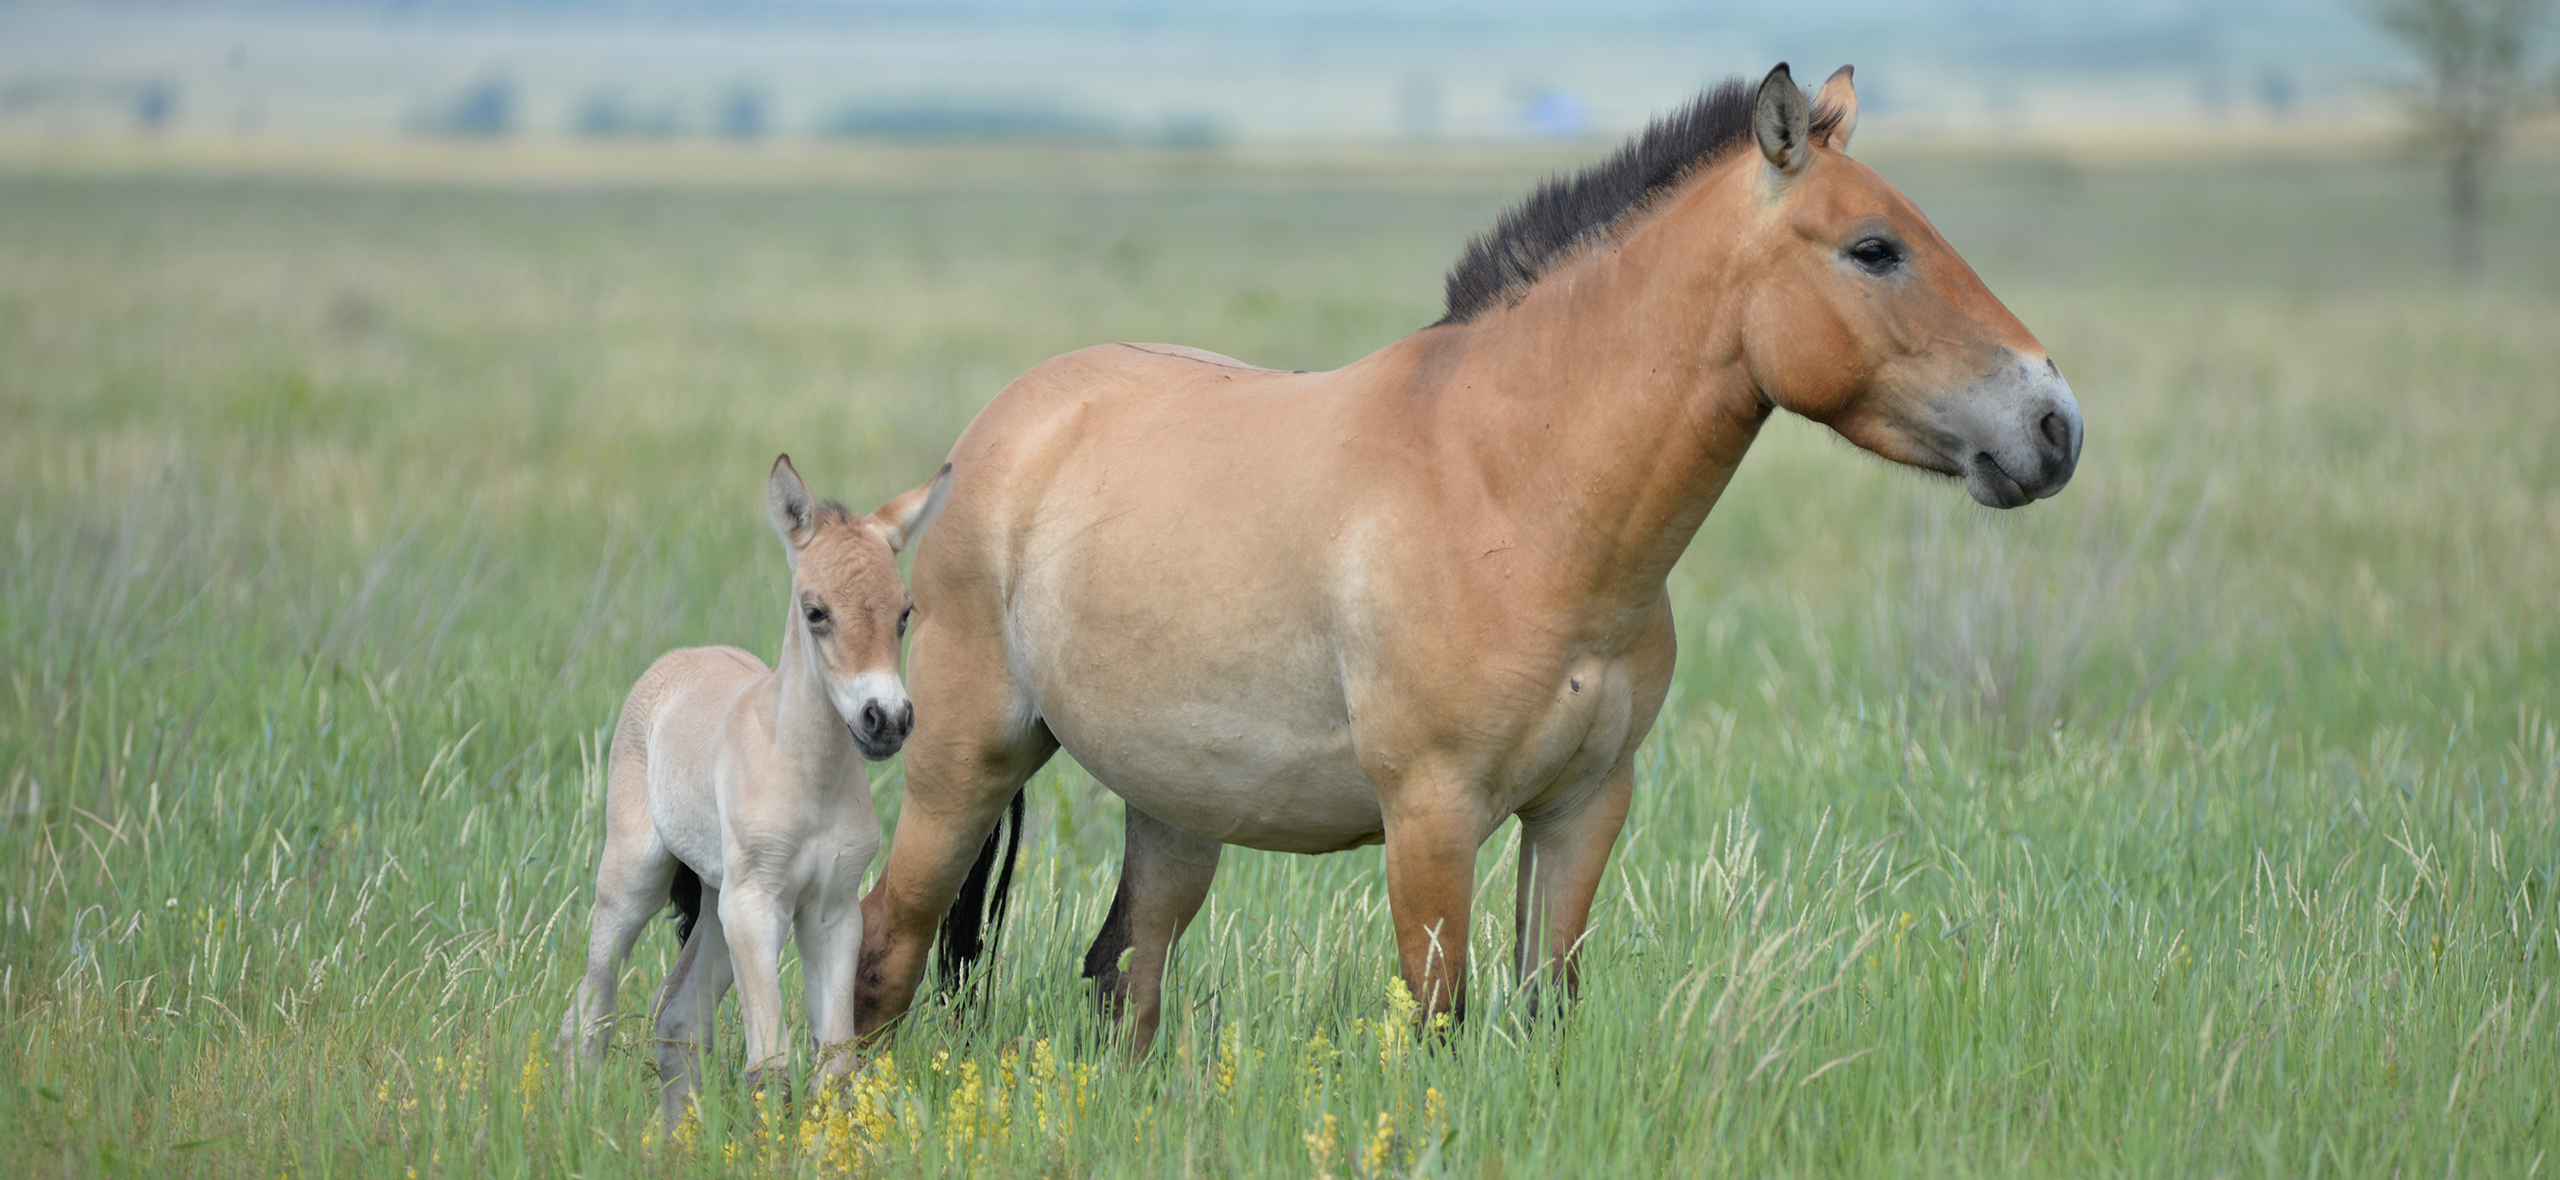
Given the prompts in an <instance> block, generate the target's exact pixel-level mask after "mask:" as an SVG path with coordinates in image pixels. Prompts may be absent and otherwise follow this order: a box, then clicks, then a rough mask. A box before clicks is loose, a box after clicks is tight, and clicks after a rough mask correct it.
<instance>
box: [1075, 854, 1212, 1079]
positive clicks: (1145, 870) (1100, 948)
mask: <svg viewBox="0 0 2560 1180" xmlns="http://www.w3.org/2000/svg"><path fill="white" fill-rule="evenodd" d="M1126 831H1127V837H1128V853H1127V855H1126V857H1125V858H1124V859H1123V860H1122V861H1121V864H1120V888H1119V890H1118V891H1117V892H1115V893H1113V894H1112V896H1111V912H1110V914H1109V915H1108V916H1106V917H1104V918H1103V920H1102V931H1101V933H1099V934H1096V935H1094V938H1093V946H1092V947H1090V948H1088V949H1087V950H1086V951H1085V953H1084V975H1085V978H1087V979H1090V980H1093V981H1094V990H1095V992H1096V998H1097V999H1099V1000H1100V1002H1101V1004H1102V1011H1103V1014H1104V1015H1105V1016H1119V1017H1121V1018H1122V1019H1123V1021H1124V1024H1123V1025H1122V1030H1123V1033H1124V1035H1125V1036H1126V1038H1127V1040H1126V1042H1125V1043H1126V1046H1127V1048H1128V1052H1129V1056H1130V1057H1131V1058H1138V1057H1143V1056H1145V1055H1146V1052H1147V1046H1148V1045H1150V1044H1153V1043H1154V1041H1155V1036H1156V1023H1157V1021H1158V1020H1159V1018H1160V1017H1161V1015H1162V1010H1163V1000H1164V968H1165V960H1166V959H1168V958H1170V957H1172V954H1173V944H1174V943H1175V942H1176V941H1177V940H1179V939H1180V938H1181V937H1182V932H1183V930H1184V929H1185V928H1187V927H1189V926H1190V925H1191V919H1192V917H1193V915H1196V914H1198V913H1199V912H1200V903H1201V902H1203V901H1205V900H1207V899H1208V897H1209V882H1210V880H1211V879H1212V878H1214V877H1216V876H1217V874H1218V853H1219V852H1220V850H1221V849H1223V848H1224V845H1221V844H1219V843H1218V842H1217V841H1215V840H1210V839H1206V838H1203V837H1200V836H1194V835H1192V834H1191V833H1189V832H1186V831H1183V830H1182V829H1180V828H1177V827H1174V826H1173V825H1171V824H1168V823H1166V822H1164V821H1163V820H1160V819H1157V818H1156V817H1154V816H1152V815H1148V814H1147V813H1146V812H1143V811H1140V810H1138V809H1137V808H1136V807H1135V806H1132V807H1130V808H1129V809H1128V822H1127V826H1126Z"/></svg>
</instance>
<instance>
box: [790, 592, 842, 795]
mask: <svg viewBox="0 0 2560 1180" xmlns="http://www.w3.org/2000/svg"><path fill="white" fill-rule="evenodd" d="M773 686H774V719H773V744H774V746H775V748H776V749H777V750H778V751H780V752H781V753H782V754H783V755H785V756H786V757H787V758H789V759H790V760H791V761H792V762H793V763H795V764H799V765H805V766H810V767H813V768H819V769H832V768H834V767H836V766H838V765H840V764H841V763H843V762H844V761H845V760H846V759H849V758H852V757H853V756H854V749H853V734H852V732H851V731H850V730H847V729H846V728H845V722H844V716H843V714H841V713H838V712H837V711H836V703H835V701H834V699H832V698H831V697H829V696H828V695H827V681H826V677H825V676H824V675H822V674H821V673H820V672H819V670H818V668H817V666H816V662H815V661H814V660H812V659H811V658H810V656H809V637H808V635H807V634H806V633H805V632H803V631H802V630H801V624H800V621H799V619H798V617H797V608H796V607H795V608H794V613H793V617H791V618H789V619H788V620H786V621H785V622H784V623H783V626H782V653H781V655H780V656H779V657H778V658H776V659H775V660H774V662H773Z"/></svg>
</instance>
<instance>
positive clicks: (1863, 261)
mask: <svg viewBox="0 0 2560 1180" xmlns="http://www.w3.org/2000/svg"><path fill="white" fill-rule="evenodd" d="M1849 257H1850V258H1852V259H1854V260H1856V262H1857V264H1858V265H1860V266H1863V267H1865V268H1867V269H1868V270H1871V271H1874V272H1876V273H1878V274H1882V273H1884V272H1885V271H1888V270H1891V269H1893V266H1894V264H1895V263H1898V262H1900V261H1902V251H1900V250H1898V249H1895V248H1894V245H1893V243H1891V242H1888V241H1886V240H1884V239H1883V238H1860V239H1858V244H1856V245H1854V246H1851V247H1849Z"/></svg>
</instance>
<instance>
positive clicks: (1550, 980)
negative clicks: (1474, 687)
mask: <svg viewBox="0 0 2560 1180" xmlns="http://www.w3.org/2000/svg"><path fill="white" fill-rule="evenodd" d="M1635 781H1636V772H1635V762H1634V760H1633V759H1631V758H1630V759H1627V760H1624V761H1621V762H1620V763H1619V764H1618V765H1617V766H1616V767H1615V768H1613V769H1612V770H1610V772H1609V777H1608V778H1607V779H1605V780H1603V781H1602V782H1601V784H1600V786H1599V788H1598V789H1597V790H1595V791H1593V792H1592V793H1591V794H1589V795H1586V796H1584V797H1582V798H1581V799H1579V800H1576V801H1575V803H1574V805H1573V806H1572V807H1570V808H1567V809H1563V810H1560V811H1557V812H1552V813H1530V812H1524V813H1522V814H1521V816H1520V890H1519V894H1518V906H1517V907H1516V909H1515V911H1514V913H1515V917H1514V918H1513V925H1512V930H1513V933H1514V935H1515V936H1516V937H1517V938H1518V939H1519V944H1518V949H1517V950H1516V951H1515V952H1514V955H1513V959H1512V966H1513V967H1514V968H1515V969H1516V970H1517V971H1518V972H1519V978H1520V987H1521V990H1522V991H1523V992H1524V993H1527V997H1528V1000H1529V1002H1530V1003H1531V1005H1533V1010H1534V1005H1535V1004H1536V1002H1537V992H1538V991H1539V990H1540V989H1542V988H1544V987H1546V986H1550V985H1556V986H1562V987H1563V988H1564V994H1565V997H1566V998H1567V999H1571V998H1572V997H1573V996H1574V994H1575V989H1576V988H1577V987H1578V986H1579V985H1580V982H1581V981H1580V979H1579V978H1578V977H1577V975H1576V974H1575V967H1574V963H1575V960H1576V958H1577V957H1578V956H1579V955H1580V952H1581V949H1582V932H1583V930H1584V929H1585V928H1586V927H1587V926H1588V925H1589V923H1590V921H1591V898H1592V896H1593V895H1594V894H1596V893H1598V892H1599V889H1600V873H1601V870H1603V869H1606V868H1608V867H1609V850H1610V849H1612V848H1614V847H1616V845H1617V843H1618V833H1619V831H1620V830H1622V829H1624V828H1625V827H1626V823H1627V805H1628V803H1629V801H1631V800H1632V799H1633V798H1634V797H1635Z"/></svg>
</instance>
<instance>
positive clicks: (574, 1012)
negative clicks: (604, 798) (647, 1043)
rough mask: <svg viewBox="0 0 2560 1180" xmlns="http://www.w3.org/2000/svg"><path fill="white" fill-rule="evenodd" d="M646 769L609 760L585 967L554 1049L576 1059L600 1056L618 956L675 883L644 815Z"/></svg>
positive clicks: (607, 1035)
mask: <svg viewBox="0 0 2560 1180" xmlns="http://www.w3.org/2000/svg"><path fill="white" fill-rule="evenodd" d="M648 773H649V772H648V768H647V767H646V765H645V764H643V763H642V762H641V761H640V760H639V759H637V758H631V757H617V758H615V759H614V762H613V771H612V775H613V777H612V786H611V788H610V791H611V793H610V794H609V796H608V799H609V800H610V802H609V803H608V805H607V808H606V811H605V840H604V858H603V861H602V863H601V864H599V865H598V866H597V868H596V912H595V920H594V922H593V924H592V925H591V927H590V928H589V930H588V933H587V971H586V975H585V977H584V978H582V979H580V980H579V981H578V993H577V996H576V998H575V999H573V1000H571V1001H570V1004H569V1012H568V1015H566V1016H564V1017H562V1018H561V1021H560V1047H561V1048H562V1049H563V1050H568V1049H571V1048H574V1049H575V1050H576V1052H577V1057H576V1060H578V1061H579V1062H581V1063H583V1064H589V1065H592V1064H594V1063H595V1062H596V1061H598V1060H599V1059H601V1058H602V1057H603V1056H604V1051H605V1046H606V1043H607V1042H609V1041H610V1040H612V1038H613V1006H614V993H615V991H616V990H617V989H618V987H619V986H620V984H621V979H622V964H623V961H624V960H625V959H627V958H629V957H630V954H631V944H632V943H633V942H634V941H636V940H637V939H638V938H639V937H640V930H641V928H642V927H644V926H646V925H648V923H649V919H650V918H652V917H654V916H656V914H657V912H658V911H659V910H661V909H663V908H665V906H666V904H667V886H668V884H669V883H670V882H672V881H674V880H675V875H676V858H675V857H674V856H672V855H670V854H669V853H668V852H667V849H666V845H664V844H663V843H661V842H659V840H658V831H657V828H656V826H655V825H654V824H652V823H651V822H650V820H649V811H648V807H649V799H648V786H647V776H648ZM631 802H636V804H637V806H636V807H634V806H630V805H628V804H629V803H631Z"/></svg>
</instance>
